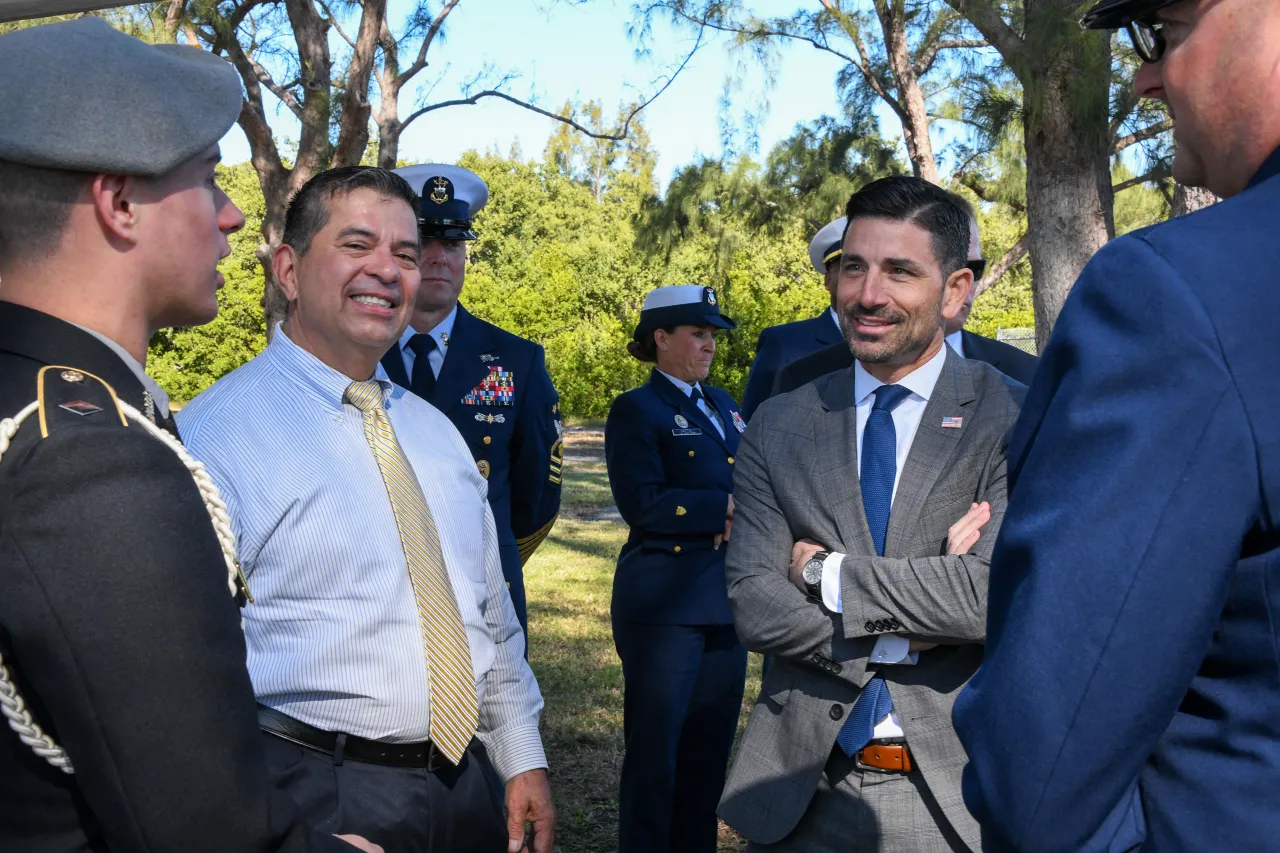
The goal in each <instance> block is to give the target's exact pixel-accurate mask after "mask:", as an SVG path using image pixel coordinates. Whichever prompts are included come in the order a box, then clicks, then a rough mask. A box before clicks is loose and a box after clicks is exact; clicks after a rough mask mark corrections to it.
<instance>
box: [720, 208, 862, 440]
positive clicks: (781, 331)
mask: <svg viewBox="0 0 1280 853" xmlns="http://www.w3.org/2000/svg"><path fill="white" fill-rule="evenodd" d="M844 223H845V219H844V217H843V216H842V217H840V218H839V219H836V220H834V221H832V222H828V223H827V224H826V225H824V226H822V228H821V229H820V230H819V231H818V233H817V234H815V235H813V239H812V240H810V241H809V263H811V264H813V268H814V270H815V271H816V272H817V273H818V275H820V276H822V280H823V286H824V287H826V289H827V293H828V294H830V296H831V299H832V300H834V299H835V292H836V282H837V280H838V276H837V272H838V271H839V269H840V247H841V244H842V243H843V241H844ZM833 304H834V302H833ZM843 343H844V337H843V335H842V333H841V332H840V320H839V318H838V317H837V316H836V312H835V309H834V308H827V309H826V310H825V311H823V312H822V313H821V314H819V315H818V316H817V317H810V318H809V319H808V320H797V321H796V322H794V323H783V324H782V325H780V326H770V327H768V328H767V329H765V330H764V331H762V332H761V333H760V338H759V339H758V340H757V341H756V357H755V360H754V361H753V362H752V363H751V373H750V375H748V377H747V390H746V391H744V392H743V394H742V415H743V417H745V418H747V419H748V420H750V419H751V415H752V413H754V412H755V410H756V407H757V406H759V405H760V404H761V403H763V402H764V401H765V400H767V399H769V397H770V396H771V395H772V393H773V383H774V379H775V378H776V377H777V375H778V372H779V371H780V370H782V369H783V368H784V367H786V366H787V365H788V364H790V363H791V362H793V361H795V360H796V359H799V358H803V357H804V356H806V355H809V354H810V353H814V352H817V351H818V350H821V349H826V348H827V347H830V346H834V345H837V344H843Z"/></svg>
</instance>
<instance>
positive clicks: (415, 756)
mask: <svg viewBox="0 0 1280 853" xmlns="http://www.w3.org/2000/svg"><path fill="white" fill-rule="evenodd" d="M258 726H259V727H260V728H261V729H262V730H263V731H264V732H266V733H267V734H271V735H275V736H276V737H278V738H281V739H283V740H287V741H290V742H292V743H296V744H298V745H299V746H305V747H306V748H307V749H314V750H315V751H316V752H323V753H324V754H325V755H334V754H335V753H340V754H339V755H338V757H339V758H340V759H341V760H346V759H350V760H352V761H363V762H364V763H366V764H382V765H386V766H388V767H421V768H425V769H426V770H427V772H429V773H434V772H436V771H437V770H440V769H441V768H444V767H449V766H450V761H449V759H448V758H446V757H445V756H444V755H442V754H441V753H440V751H439V750H437V749H436V747H435V744H433V743H432V742H431V741H426V742H424V743H382V742H381V741H376V740H366V739H365V738H362V737H356V736H355V735H347V734H337V733H334V732H326V731H321V730H320V729H317V728H315V727H314V726H309V725H307V724H306V723H304V722H301V721H299V720H295V719H294V718H293V717H290V716H288V715H287V714H282V713H280V712H279V711H277V710H275V709H274V708H268V707H266V706H265V705H259V706H258Z"/></svg>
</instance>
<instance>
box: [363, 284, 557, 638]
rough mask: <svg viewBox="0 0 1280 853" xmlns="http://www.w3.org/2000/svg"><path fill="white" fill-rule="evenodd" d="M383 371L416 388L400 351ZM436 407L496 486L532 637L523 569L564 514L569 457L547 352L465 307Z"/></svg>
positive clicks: (520, 609)
mask: <svg viewBox="0 0 1280 853" xmlns="http://www.w3.org/2000/svg"><path fill="white" fill-rule="evenodd" d="M382 366H383V367H384V368H385V369H386V371H387V375H388V376H389V377H390V378H391V381H392V382H395V383H396V384H398V385H402V386H404V387H405V388H408V387H409V386H410V382H409V374H408V372H407V371H406V370H405V366H404V358H403V356H401V354H400V351H399V346H398V345H397V346H396V347H394V348H393V349H392V350H391V351H389V352H388V353H387V354H386V355H385V356H383V358H382ZM428 402H430V403H431V404H432V405H433V406H435V407H436V408H437V409H439V410H440V411H441V412H444V414H445V415H446V416H447V417H448V418H449V420H451V421H452V422H453V425H454V426H456V427H457V428H458V432H460V433H462V437H463V439H465V440H466V442H467V447H468V448H469V449H470V450H471V455H472V456H473V457H474V458H475V460H476V466H477V467H478V468H479V469H480V473H481V474H483V475H484V476H485V478H486V479H487V480H488V481H489V505H490V506H491V507H492V508H493V520H494V523H495V524H496V525H497V528H498V547H499V551H500V553H501V555H502V574H503V575H504V576H505V578H506V581H507V583H508V584H510V589H511V601H512V603H513V604H514V605H515V608H516V615H517V616H518V617H519V618H520V625H521V627H522V628H525V629H526V633H527V628H528V619H527V616H526V609H525V594H524V571H523V566H524V563H526V562H528V560H529V558H530V557H531V556H533V552H534V551H535V550H536V549H537V547H538V546H539V545H540V544H542V540H543V539H545V538H546V536H547V534H548V533H550V532H551V527H552V525H553V524H555V520H556V516H557V515H558V514H559V512H560V476H561V465H562V464H563V457H564V450H563V444H562V442H561V432H562V427H561V424H560V403H559V397H558V396H557V395H556V389H555V387H554V386H553V385H552V384H551V377H550V376H548V375H547V367H546V360H545V356H544V353H543V350H542V347H541V346H539V345H538V344H536V343H534V342H533V341H529V340H526V339H524V338H521V337H519V336H517V335H513V334H511V333H510V332H506V331H503V330H502V329H500V328H498V327H497V326H495V325H493V324H492V323H486V322H485V321H484V320H481V319H480V318H478V317H476V316H475V315H473V314H471V313H470V312H469V311H467V309H466V308H463V307H462V306H461V305H459V306H458V316H457V317H456V318H455V319H454V323H453V333H452V334H451V335H450V336H449V349H448V352H447V353H446V354H445V359H444V363H443V364H442V366H441V368H440V375H439V376H438V377H437V378H436V386H435V391H434V392H433V393H432V394H431V398H430V399H429V400H428Z"/></svg>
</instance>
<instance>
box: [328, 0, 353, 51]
mask: <svg viewBox="0 0 1280 853" xmlns="http://www.w3.org/2000/svg"><path fill="white" fill-rule="evenodd" d="M320 8H322V9H324V13H325V14H326V15H328V16H329V26H331V27H333V28H334V29H335V30H337V31H338V35H340V36H342V40H343V41H345V42H346V43H347V44H349V45H350V46H351V49H352V50H355V49H356V43H355V42H354V41H353V40H352V39H351V36H349V35H347V31H346V30H344V29H343V28H342V24H340V23H338V16H337V15H335V14H333V10H332V9H330V8H329V4H328V3H326V2H325V0H320Z"/></svg>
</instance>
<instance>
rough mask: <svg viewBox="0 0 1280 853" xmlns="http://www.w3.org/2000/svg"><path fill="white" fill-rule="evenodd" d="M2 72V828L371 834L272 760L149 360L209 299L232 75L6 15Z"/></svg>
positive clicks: (120, 838)
mask: <svg viewBox="0 0 1280 853" xmlns="http://www.w3.org/2000/svg"><path fill="white" fill-rule="evenodd" d="M0 79H2V80H4V81H5V82H4V85H3V86H2V87H0V115H2V116H4V119H3V121H2V122H0V590H3V594H0V713H3V716H4V721H3V722H0V850H14V851H17V850H21V851H24V853H52V851H59V853H64V851H103V850H111V851H113V853H125V851H128V853H134V851H138V852H139V853H140V852H141V851H157V853H159V851H166V853H167V851H183V853H203V851H209V853H213V851H218V853H239V851H245V853H247V851H254V853H259V851H261V852H262V853H265V851H292V852H293V853H304V851H332V853H338V851H342V850H345V851H348V853H350V851H352V850H353V849H355V848H359V849H362V850H366V851H378V850H380V848H377V847H376V846H375V845H371V844H369V843H368V842H366V841H364V839H359V838H352V839H350V843H348V842H347V841H344V840H340V839H338V838H335V837H334V836H332V835H328V834H326V833H322V832H319V831H317V830H312V829H308V828H306V827H304V826H302V825H300V823H299V821H298V818H297V815H296V813H295V812H294V811H293V809H292V806H291V804H290V801H289V799H288V797H287V796H286V795H284V794H283V793H282V792H278V791H276V790H275V789H273V788H272V787H271V785H270V783H269V782H268V775H267V769H266V763H265V759H264V756H263V748H262V739H261V736H260V735H259V733H258V726H257V717H256V712H255V707H254V700H253V691H252V688H251V686H250V683H249V677H248V674H247V672H246V670H245V644H244V638H243V636H242V634H241V631H240V624H239V614H238V611H237V607H236V599H235V598H233V596H232V592H231V590H232V589H233V588H238V590H239V593H240V594H241V596H242V600H247V599H248V595H249V591H248V589H247V587H246V586H245V585H243V584H240V585H239V586H238V587H236V584H235V583H234V580H233V579H234V578H236V564H235V562H234V558H233V548H230V547H228V546H227V545H226V535H225V530H223V531H222V532H219V531H218V530H217V526H218V525H216V524H215V522H213V521H211V518H215V519H216V518H217V517H218V511H219V509H220V507H219V503H218V501H217V500H216V499H215V498H214V497H213V495H212V491H211V490H210V489H209V488H208V482H209V481H208V477H207V475H206V474H204V473H203V472H202V471H201V470H200V468H199V466H197V465H194V464H184V461H185V460H183V459H182V458H181V456H182V454H183V453H184V451H183V450H182V447H181V445H180V443H179V442H178V440H177V432H176V428H175V427H174V425H173V421H172V419H171V418H170V416H169V411H168V401H167V398H166V397H165V396H164V392H163V391H161V390H160V388H159V387H158V386H157V385H156V384H155V382H154V381H153V380H152V379H151V378H150V377H148V376H147V374H146V373H145V372H144V369H143V364H144V362H145V360H146V355H147V343H148V341H149V340H150V338H151V336H152V335H153V334H154V333H155V332H156V331H157V330H159V329H162V328H165V327H169V326H188V325H199V324H201V323H207V322H208V321H209V320H211V319H213V317H214V315H215V314H216V313H217V310H218V302H217V295H216V294H217V290H218V288H219V287H220V286H221V283H222V280H221V276H220V275H219V274H218V272H217V265H218V261H219V260H220V259H221V258H223V257H226V255H227V254H228V253H229V252H230V248H229V245H228V242H227V235H229V234H231V233H232V232H234V231H237V230H239V229H240V228H242V227H243V226H244V217H243V216H242V215H241V213H240V211H239V210H237V209H236V207H235V205H234V204H232V203H231V201H230V199H228V198H227V196H226V195H225V194H224V193H223V192H222V190H220V189H219V188H218V187H217V185H216V183H215V179H214V167H215V165H216V164H217V162H218V158H219V153H218V140H219V139H220V138H221V137H222V136H223V134H225V133H226V131H227V130H228V129H229V128H230V126H231V124H232V123H233V122H234V121H235V119H236V116H237V114H238V113H239V110H240V101H241V94H240V83H239V80H238V78H237V76H236V74H235V72H234V70H233V69H232V68H231V67H230V66H229V65H227V64H226V63H225V62H223V61H222V60H220V59H217V58H215V57H213V56H210V55H209V54H206V53H203V52H201V51H199V50H197V49H195V48H190V47H181V46H177V45H163V46H158V47H150V46H147V45H144V44H143V43H141V42H139V41H137V40H135V39H133V38H130V37H128V36H125V35H123V34H121V33H118V32H116V31H115V30H113V29H112V28H111V27H109V26H107V25H106V24H105V23H103V22H102V21H100V20H97V19H82V20H78V21H74V22H71V23H64V24H53V25H49V26H42V27H35V28H32V29H27V30H21V31H18V32H16V33H12V34H9V35H5V36H0ZM198 484H201V485H198ZM221 519H222V521H221V524H220V526H221V527H222V528H226V526H227V525H226V522H225V511H223V515H222V516H221ZM249 606H252V604H250V605H249ZM352 845H355V846H354V847H353V846H352Z"/></svg>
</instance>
